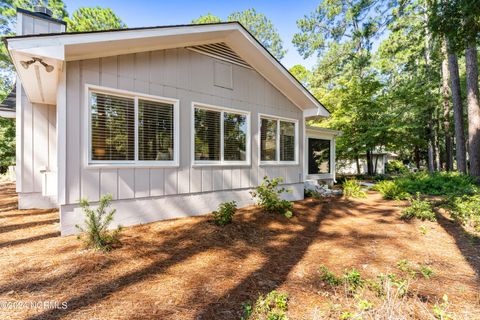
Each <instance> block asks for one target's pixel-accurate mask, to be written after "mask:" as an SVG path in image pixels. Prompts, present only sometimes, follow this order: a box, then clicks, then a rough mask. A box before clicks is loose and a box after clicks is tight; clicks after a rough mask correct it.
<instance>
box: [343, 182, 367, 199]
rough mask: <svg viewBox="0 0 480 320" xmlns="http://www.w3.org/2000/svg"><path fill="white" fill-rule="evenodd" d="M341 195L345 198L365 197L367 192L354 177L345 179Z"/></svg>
mask: <svg viewBox="0 0 480 320" xmlns="http://www.w3.org/2000/svg"><path fill="white" fill-rule="evenodd" d="M342 186H343V195H344V196H345V197H347V198H366V197H367V193H366V192H365V191H363V190H362V187H361V186H360V184H359V183H358V181H357V180H355V179H350V180H345V182H344V183H343V185H342Z"/></svg>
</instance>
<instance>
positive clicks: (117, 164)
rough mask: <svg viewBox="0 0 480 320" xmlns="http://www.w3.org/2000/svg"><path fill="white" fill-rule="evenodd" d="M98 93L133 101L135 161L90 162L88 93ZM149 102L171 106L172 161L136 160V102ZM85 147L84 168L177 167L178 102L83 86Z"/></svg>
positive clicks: (146, 95) (105, 88)
mask: <svg viewBox="0 0 480 320" xmlns="http://www.w3.org/2000/svg"><path fill="white" fill-rule="evenodd" d="M91 92H99V93H105V94H112V95H116V96H121V97H126V98H131V99H134V105H135V115H134V116H135V120H134V121H135V137H134V139H135V160H116V161H115V160H114V161H108V160H92V150H91V147H92V141H91V121H90V119H91V106H90V93H91ZM139 99H141V100H150V101H155V102H162V103H168V104H173V126H174V129H173V160H171V161H148V160H138V100H139ZM84 104H85V113H84V115H85V121H84V122H85V126H84V127H85V128H84V132H85V136H84V141H85V146H86V148H87V152H85V167H86V168H91V169H96V168H136V167H141V168H168V167H178V166H179V161H180V108H179V105H180V101H179V100H178V99H173V98H167V97H160V96H154V95H149V94H144V93H138V92H134V91H128V90H121V89H115V88H109V87H103V86H97V85H92V84H85V103H84Z"/></svg>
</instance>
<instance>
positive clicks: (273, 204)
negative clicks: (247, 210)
mask: <svg viewBox="0 0 480 320" xmlns="http://www.w3.org/2000/svg"><path fill="white" fill-rule="evenodd" d="M282 182H283V178H282V177H278V178H273V179H268V177H267V176H265V177H263V182H262V184H261V185H260V186H258V187H257V188H256V189H255V190H254V191H250V194H251V195H252V197H253V198H254V199H256V202H257V205H259V206H260V207H262V209H263V210H265V211H266V212H272V213H280V214H283V215H284V216H285V217H287V218H291V217H292V216H293V213H292V209H293V204H292V203H291V202H290V201H288V200H285V199H282V198H281V197H280V196H281V194H282V193H285V192H290V190H289V189H286V188H284V187H279V186H278V185H279V184H280V183H282Z"/></svg>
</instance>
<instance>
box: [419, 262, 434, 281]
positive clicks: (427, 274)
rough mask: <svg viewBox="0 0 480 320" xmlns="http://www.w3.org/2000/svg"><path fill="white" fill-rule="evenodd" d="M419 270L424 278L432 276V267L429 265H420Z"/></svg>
mask: <svg viewBox="0 0 480 320" xmlns="http://www.w3.org/2000/svg"><path fill="white" fill-rule="evenodd" d="M419 271H420V273H421V274H422V276H423V277H424V278H425V279H430V278H431V277H432V276H433V269H432V268H430V267H429V266H425V265H420V267H419Z"/></svg>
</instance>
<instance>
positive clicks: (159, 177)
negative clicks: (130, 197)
mask: <svg viewBox="0 0 480 320" xmlns="http://www.w3.org/2000/svg"><path fill="white" fill-rule="evenodd" d="M164 194H165V182H164V170H163V169H161V168H160V169H150V195H151V196H152V197H154V196H163V195H164Z"/></svg>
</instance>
